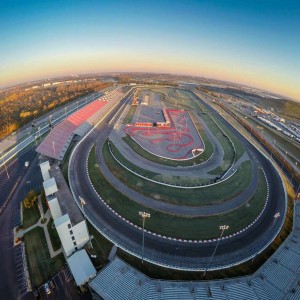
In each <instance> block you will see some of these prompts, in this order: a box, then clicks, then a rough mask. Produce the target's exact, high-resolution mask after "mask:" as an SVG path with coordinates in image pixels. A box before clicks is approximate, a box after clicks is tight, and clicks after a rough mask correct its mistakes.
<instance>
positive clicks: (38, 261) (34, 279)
mask: <svg viewBox="0 0 300 300" xmlns="http://www.w3.org/2000/svg"><path fill="white" fill-rule="evenodd" d="M24 241H25V248H26V257H27V262H28V269H29V274H30V278H31V283H32V286H33V287H34V288H35V287H38V286H40V285H41V284H42V283H43V282H45V281H46V280H48V279H49V278H50V277H51V276H52V275H53V274H54V273H55V272H57V271H58V270H59V269H60V268H62V267H63V265H64V264H65V259H64V256H63V254H62V253H61V254H59V255H58V256H56V257H55V258H53V259H51V258H50V254H49V251H48V248H47V243H46V238H45V234H44V230H43V228H41V227H36V228H34V229H33V230H31V231H29V232H28V233H26V234H25V235H24Z"/></svg>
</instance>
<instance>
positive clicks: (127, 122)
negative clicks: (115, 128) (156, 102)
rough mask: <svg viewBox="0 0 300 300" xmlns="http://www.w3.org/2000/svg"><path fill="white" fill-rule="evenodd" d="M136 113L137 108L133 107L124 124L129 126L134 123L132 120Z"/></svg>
mask: <svg viewBox="0 0 300 300" xmlns="http://www.w3.org/2000/svg"><path fill="white" fill-rule="evenodd" d="M135 111H136V106H131V107H130V109H129V111H128V113H127V115H126V117H125V119H124V122H123V123H124V124H129V123H131V122H132V118H133V116H134V113H135Z"/></svg>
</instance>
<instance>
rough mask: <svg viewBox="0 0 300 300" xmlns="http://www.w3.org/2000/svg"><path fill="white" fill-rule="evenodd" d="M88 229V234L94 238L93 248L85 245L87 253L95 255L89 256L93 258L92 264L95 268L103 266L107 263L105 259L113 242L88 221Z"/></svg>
mask: <svg viewBox="0 0 300 300" xmlns="http://www.w3.org/2000/svg"><path fill="white" fill-rule="evenodd" d="M88 229H89V233H90V235H92V236H93V237H94V238H93V239H92V244H93V248H90V247H87V246H86V249H87V251H88V253H90V254H92V255H96V256H97V257H96V258H91V259H92V260H93V263H94V266H96V267H97V268H98V267H99V268H101V267H103V266H104V265H105V264H106V263H107V259H108V256H109V253H110V251H111V248H112V247H113V244H112V243H111V242H110V241H109V240H107V239H106V238H105V237H104V236H103V235H102V234H101V233H100V232H98V231H97V229H96V228H94V227H93V225H91V223H89V222H88Z"/></svg>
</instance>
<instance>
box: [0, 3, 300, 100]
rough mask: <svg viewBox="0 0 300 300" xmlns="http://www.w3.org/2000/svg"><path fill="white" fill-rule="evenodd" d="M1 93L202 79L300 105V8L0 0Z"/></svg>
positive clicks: (289, 5)
mask: <svg viewBox="0 0 300 300" xmlns="http://www.w3.org/2000/svg"><path fill="white" fill-rule="evenodd" d="M0 28H1V29H0V39H1V43H0V86H6V85H10V84H13V83H17V82H24V81H29V80H32V79H36V78H47V77H53V76H55V75H62V74H66V75H67V74H71V73H88V72H105V71H151V72H155V71H157V72H172V73H182V74H191V75H200V76H205V77H212V78H218V79H224V80H229V81H234V82H240V83H245V84H248V85H252V86H256V87H260V88H264V89H267V90H271V91H274V92H278V93H281V94H284V95H287V96H290V97H294V98H297V99H300V79H299V78H300V34H299V29H300V1H299V2H298V1H277V0H274V1H269V0H265V1H264V0H261V1H233V0H231V1H212V0H211V1H157V2H155V1H100V0H97V1H89V0H87V1H79V0H72V1H70V0H64V1H55V0H52V1H46V0H44V1H30V0H27V1H14V0H11V1H1V2H0Z"/></svg>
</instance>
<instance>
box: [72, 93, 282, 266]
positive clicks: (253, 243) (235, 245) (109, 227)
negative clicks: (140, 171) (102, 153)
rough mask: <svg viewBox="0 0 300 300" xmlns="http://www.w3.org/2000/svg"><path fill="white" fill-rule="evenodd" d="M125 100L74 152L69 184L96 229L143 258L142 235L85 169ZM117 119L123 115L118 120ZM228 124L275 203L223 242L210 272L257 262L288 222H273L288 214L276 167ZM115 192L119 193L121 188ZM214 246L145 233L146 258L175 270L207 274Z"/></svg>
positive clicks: (280, 220) (124, 248)
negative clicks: (97, 190) (261, 174)
mask: <svg viewBox="0 0 300 300" xmlns="http://www.w3.org/2000/svg"><path fill="white" fill-rule="evenodd" d="M125 100H126V99H124V100H122V101H121V102H120V104H118V105H117V107H116V108H115V109H114V110H113V111H112V112H111V113H110V114H109V115H108V116H107V117H106V119H105V120H104V121H103V122H101V123H100V124H99V125H98V126H97V127H95V129H94V130H93V131H91V132H90V133H89V134H88V135H87V136H86V137H85V139H84V140H82V142H80V143H79V144H78V145H77V147H75V149H74V151H73V153H72V156H71V159H70V162H69V182H70V187H71V190H72V192H73V195H74V196H75V198H76V201H77V203H78V201H79V200H78V196H82V197H83V198H85V199H86V202H87V205H86V206H85V208H84V213H85V215H86V217H87V218H88V219H89V220H90V221H91V222H92V223H93V224H94V226H96V227H97V229H98V230H99V231H100V232H101V233H102V234H103V235H105V236H106V237H107V238H109V239H110V240H111V241H113V242H114V243H115V244H116V245H117V246H119V247H120V248H122V249H123V250H125V251H127V252H129V253H131V254H133V255H135V256H138V257H141V242H142V231H141V230H140V229H138V228H135V227H133V226H132V225H130V224H128V223H127V222H125V221H124V220H122V219H121V218H120V217H118V216H116V215H115V214H114V213H112V211H111V210H109V209H108V208H107V207H106V205H105V204H104V203H103V202H102V201H101V200H100V199H99V198H98V196H97V194H96V193H95V191H94V189H93V187H92V186H91V184H90V182H89V179H88V176H87V170H86V161H87V155H88V152H89V149H90V148H91V147H92V145H93V144H94V143H95V142H96V140H97V139H106V137H107V136H108V134H109V132H110V131H111V130H112V127H111V125H109V124H108V123H107V120H111V119H112V118H113V116H114V114H115V113H116V111H117V109H118V108H120V107H121V105H122V104H123V103H124V102H125ZM199 101H200V99H199ZM204 105H205V106H206V108H207V109H208V110H210V111H211V112H212V113H215V111H214V110H213V109H212V108H210V107H209V106H207V105H206V104H204ZM117 117H118V115H116V118H117ZM223 122H224V123H225V124H226V125H227V126H228V127H229V128H230V129H231V130H232V132H233V133H234V134H235V135H236V136H237V137H238V138H239V139H240V140H241V141H242V142H243V143H244V145H245V147H247V148H248V150H250V151H251V152H252V153H253V155H254V156H255V157H256V159H257V160H258V161H259V163H260V164H261V166H262V167H263V169H264V171H265V174H266V177H267V180H268V182H269V187H270V194H269V197H270V201H269V202H268V205H267V207H266V210H265V211H264V213H263V215H262V216H261V218H260V219H259V220H258V221H257V222H256V223H255V224H254V225H253V226H252V227H251V228H249V229H248V230H246V231H245V232H243V233H241V234H240V235H238V236H235V237H233V238H230V239H226V240H222V241H221V242H220V244H219V248H218V250H217V252H216V254H215V256H214V259H213V261H212V263H211V265H209V269H214V268H224V267H229V266H231V265H235V264H238V263H240V262H242V261H245V260H248V259H250V258H252V257H254V256H255V255H256V254H257V253H259V252H260V251H261V250H262V249H264V248H265V247H266V246H267V245H269V244H270V242H271V240H273V238H274V237H275V236H276V235H277V233H278V231H279V230H280V228H281V226H282V223H283V222H282V220H283V218H282V217H281V218H280V219H279V220H278V221H277V222H274V217H273V216H274V214H275V213H277V212H280V214H281V216H284V215H285V211H286V193H285V189H284V187H283V184H282V181H281V178H280V176H279V174H278V173H277V171H276V170H275V168H274V166H273V165H272V163H271V162H270V161H269V160H268V159H267V158H266V157H265V156H263V155H262V154H261V153H260V152H259V151H258V150H257V149H256V148H255V147H254V146H253V145H252V144H251V143H249V142H248V141H247V140H246V139H245V138H244V137H243V136H242V135H241V134H240V133H239V132H237V131H236V130H235V129H234V128H233V127H232V126H231V125H230V124H229V123H228V122H227V121H225V120H223ZM110 123H112V122H110ZM116 188H117V189H118V186H116ZM137 213H138V212H137ZM218 225H222V224H216V226H218ZM215 246H216V241H214V242H210V243H188V242H183V241H174V240H168V239H164V238H161V237H158V236H154V235H151V234H148V233H145V250H144V259H145V260H147V261H150V262H153V263H156V264H158V265H163V266H167V267H170V268H176V269H184V270H186V269H189V270H204V269H205V268H206V267H208V266H207V264H208V261H209V257H210V256H211V255H212V253H213V251H214V248H215Z"/></svg>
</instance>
